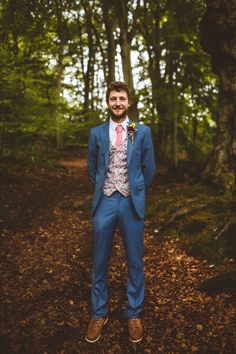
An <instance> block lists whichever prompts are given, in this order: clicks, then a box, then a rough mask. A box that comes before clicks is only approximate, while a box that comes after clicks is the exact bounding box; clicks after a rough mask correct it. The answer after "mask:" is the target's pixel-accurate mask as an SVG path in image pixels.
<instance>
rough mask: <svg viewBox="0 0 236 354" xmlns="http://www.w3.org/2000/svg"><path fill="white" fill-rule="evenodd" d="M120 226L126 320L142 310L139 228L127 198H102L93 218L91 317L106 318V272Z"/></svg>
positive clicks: (137, 315)
mask: <svg viewBox="0 0 236 354" xmlns="http://www.w3.org/2000/svg"><path fill="white" fill-rule="evenodd" d="M118 222H119V224H120V229H121V233H122V238H123V243H124V248H125V252H126V257H127V261H128V281H127V307H126V310H125V316H126V317H127V318H132V317H139V316H140V313H141V312H142V309H143V300H144V275H143V260H142V259H143V227H144V219H140V218H139V217H138V216H137V215H136V213H135V210H134V207H133V204H132V200H131V197H123V196H122V195H121V194H120V193H119V192H115V193H113V194H112V195H111V196H110V197H107V196H105V195H102V196H101V198H100V201H99V204H98V206H97V209H96V211H95V213H94V215H93V261H94V264H93V271H92V317H93V318H94V319H98V318H100V317H104V316H107V315H108V305H107V271H108V262H109V259H110V255H111V251H112V245H113V238H114V234H115V231H116V227H117V223H118Z"/></svg>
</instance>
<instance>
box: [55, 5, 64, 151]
mask: <svg viewBox="0 0 236 354" xmlns="http://www.w3.org/2000/svg"><path fill="white" fill-rule="evenodd" d="M54 5H55V12H56V18H57V33H58V38H59V44H58V61H57V63H58V64H57V80H56V111H55V114H56V144H57V148H58V149H62V148H63V136H62V116H61V110H60V103H61V92H62V80H63V71H64V67H63V57H64V54H63V51H64V36H63V23H62V12H63V8H62V0H54Z"/></svg>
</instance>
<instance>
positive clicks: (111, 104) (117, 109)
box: [108, 91, 130, 120]
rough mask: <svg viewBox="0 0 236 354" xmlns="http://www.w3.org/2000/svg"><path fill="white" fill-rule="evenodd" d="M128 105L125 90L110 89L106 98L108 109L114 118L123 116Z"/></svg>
mask: <svg viewBox="0 0 236 354" xmlns="http://www.w3.org/2000/svg"><path fill="white" fill-rule="evenodd" d="M129 106H130V103H129V100H128V95H127V92H126V91H111V92H110V95H109V98H108V109H109V112H110V114H111V116H112V118H113V119H114V120H120V119H122V118H125V117H126V115H127V112H128V108H129Z"/></svg>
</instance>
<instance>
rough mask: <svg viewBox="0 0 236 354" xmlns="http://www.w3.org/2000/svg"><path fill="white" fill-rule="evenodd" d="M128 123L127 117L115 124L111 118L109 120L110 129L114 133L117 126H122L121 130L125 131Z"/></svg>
mask: <svg viewBox="0 0 236 354" xmlns="http://www.w3.org/2000/svg"><path fill="white" fill-rule="evenodd" d="M128 123H129V117H127V118H126V119H125V120H124V121H123V122H122V123H115V122H114V121H113V120H112V119H111V118H110V128H111V129H112V130H114V131H116V127H117V125H122V128H123V130H125V129H126V127H127V125H128Z"/></svg>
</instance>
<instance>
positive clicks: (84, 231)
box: [1, 157, 236, 354]
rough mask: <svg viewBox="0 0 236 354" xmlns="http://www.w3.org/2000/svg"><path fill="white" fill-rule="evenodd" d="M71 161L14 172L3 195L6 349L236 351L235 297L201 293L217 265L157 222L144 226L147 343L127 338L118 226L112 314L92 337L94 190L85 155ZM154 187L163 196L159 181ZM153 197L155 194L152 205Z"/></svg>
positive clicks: (3, 346) (111, 286)
mask: <svg viewBox="0 0 236 354" xmlns="http://www.w3.org/2000/svg"><path fill="white" fill-rule="evenodd" d="M63 163H64V165H65V166H66V167H67V168H69V173H68V170H67V171H65V172H63V171H62V172H58V171H56V172H55V171H45V170H43V171H40V172H39V171H38V172H37V173H36V172H35V171H27V173H28V176H30V178H29V180H28V182H27V181H26V182H24V183H20V184H19V183H17V182H16V181H14V179H13V182H11V183H10V184H8V185H6V186H5V188H4V192H2V193H3V194H2V199H3V201H4V202H3V209H4V208H5V209H4V210H5V211H4V210H3V218H2V219H1V222H2V225H3V227H2V241H1V259H2V262H1V264H2V266H1V277H2V279H3V286H2V294H1V295H2V300H1V305H2V308H1V315H2V321H1V353H4V354H8V353H9V354H10V353H24V354H26V353H33V354H36V353H42V354H43V353H44V354H46V353H48V354H51V353H58V354H59V353H60V354H62V353H121V354H126V353H132V352H140V353H201V354H203V353H206V354H209V353H235V352H236V329H235V315H236V311H235V299H234V298H233V297H232V296H231V295H226V294H220V295H217V296H213V297H211V296H207V295H205V294H203V293H200V292H198V291H197V290H196V285H197V284H198V283H199V282H200V281H201V280H202V279H205V278H207V277H209V276H210V275H211V274H213V270H212V268H211V267H210V266H209V264H208V263H207V262H205V261H202V260H199V259H196V258H193V257H190V256H188V255H187V254H186V253H185V252H184V250H183V247H182V242H181V240H180V239H173V238H171V236H169V237H168V235H166V237H165V238H163V237H159V236H158V223H157V224H155V225H153V224H152V223H151V222H150V220H146V229H145V230H146V232H145V257H144V265H145V284H146V300H145V311H144V317H143V323H144V328H145V338H144V340H143V341H142V343H141V344H139V345H138V346H136V347H132V346H131V345H130V343H129V341H128V339H127V324H126V321H125V320H124V318H123V309H124V307H125V300H126V299H125V287H126V273H127V267H126V263H125V257H124V250H123V246H122V242H121V237H120V235H119V233H117V235H116V236H117V237H116V238H115V244H114V249H113V256H112V261H111V264H110V278H109V298H110V310H111V314H110V320H109V322H108V325H107V327H106V329H105V330H104V334H103V336H102V338H101V339H100V341H99V342H98V343H97V344H93V345H91V344H88V343H86V342H85V340H84V333H85V331H86V327H87V323H88V321H89V316H90V288H91V281H90V274H91V267H92V254H91V249H92V243H91V224H90V203H91V193H92V188H91V186H90V185H89V182H88V181H87V176H86V163H85V160H84V158H82V157H81V158H79V159H77V160H74V159H72V160H71V159H67V160H64V162H63ZM32 181H35V183H33V184H32ZM155 188H156V190H158V193H159V194H161V193H164V189H162V186H161V185H154V186H153V190H154V189H155ZM154 197H155V195H154V194H153V193H150V196H149V197H148V198H149V199H150V203H151V202H152V203H153V198H154ZM162 197H163V195H162ZM157 202H158V200H157ZM9 209H10V210H9ZM7 211H9V212H8V213H7ZM7 215H8V216H7ZM4 218H5V219H4ZM13 220H16V222H15V223H13ZM21 221H22V222H21Z"/></svg>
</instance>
